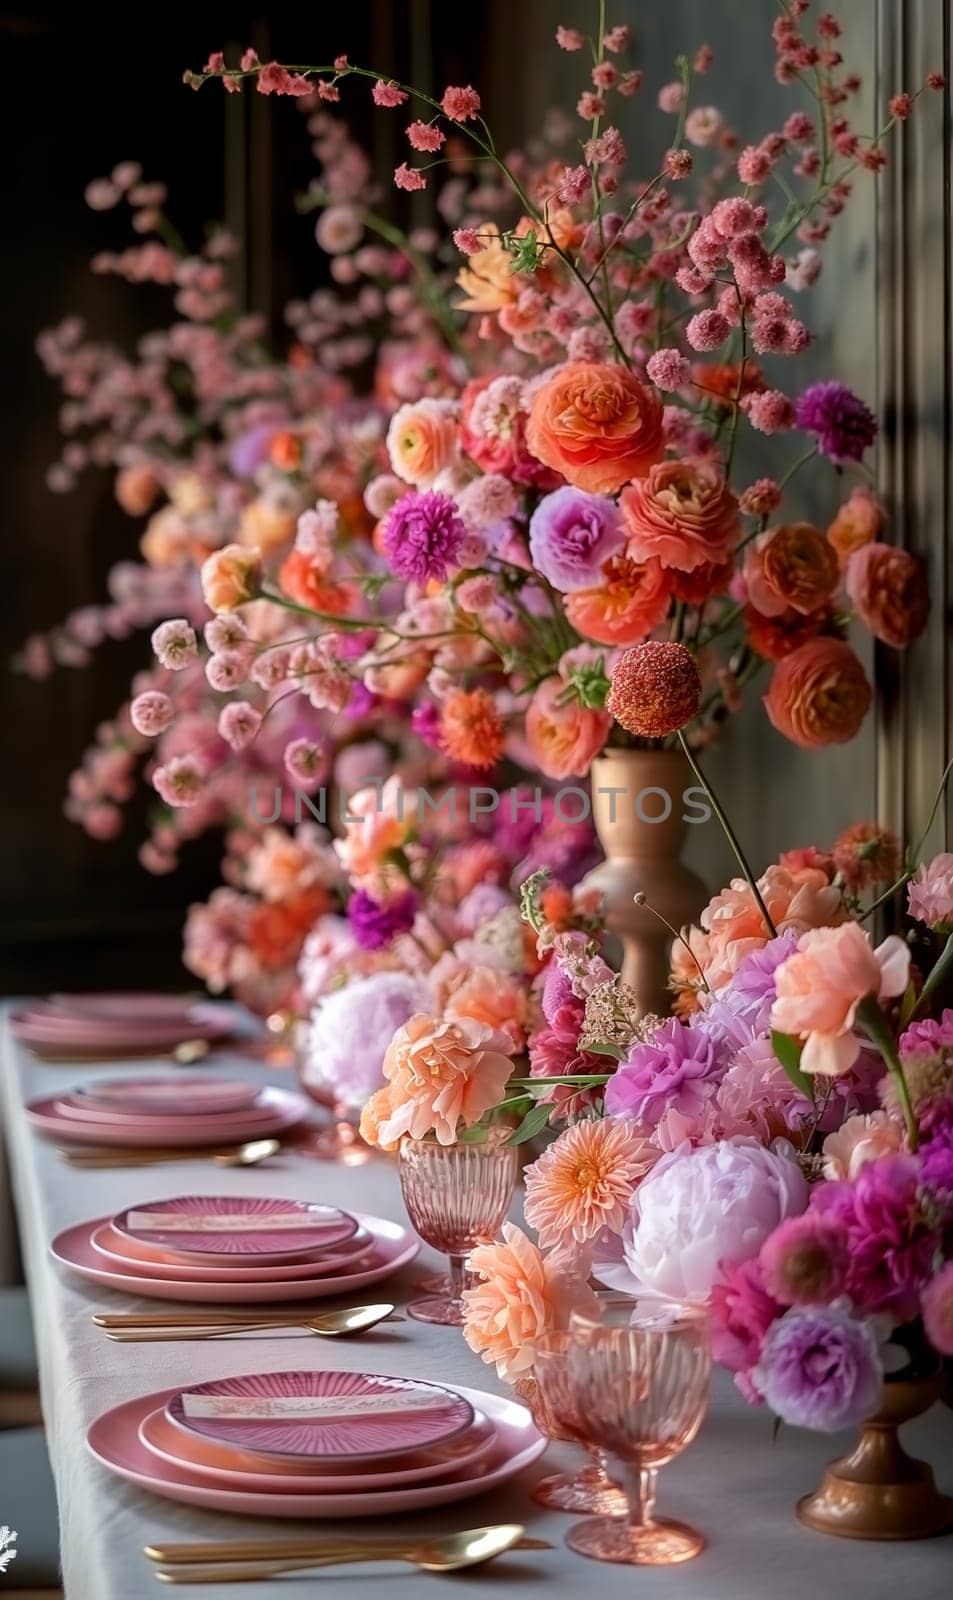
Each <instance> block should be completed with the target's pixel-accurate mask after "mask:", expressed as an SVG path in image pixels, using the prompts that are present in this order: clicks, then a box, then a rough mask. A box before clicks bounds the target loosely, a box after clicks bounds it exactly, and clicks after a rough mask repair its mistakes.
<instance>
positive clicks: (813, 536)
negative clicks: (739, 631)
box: [744, 522, 839, 617]
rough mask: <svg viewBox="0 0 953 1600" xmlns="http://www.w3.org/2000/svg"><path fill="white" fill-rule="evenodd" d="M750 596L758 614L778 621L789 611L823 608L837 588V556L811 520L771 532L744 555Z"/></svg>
mask: <svg viewBox="0 0 953 1600" xmlns="http://www.w3.org/2000/svg"><path fill="white" fill-rule="evenodd" d="M744 575H745V581H746V583H747V586H748V598H749V600H750V601H751V604H752V605H753V606H754V608H755V610H756V611H760V612H762V613H763V615H764V616H766V617H777V616H780V615H781V614H782V613H783V612H785V611H787V610H792V611H797V612H800V613H801V615H802V616H804V615H807V614H808V613H809V612H812V611H817V610H819V609H820V608H821V607H822V606H825V605H826V604H827V603H828V601H829V600H830V598H831V595H832V594H833V593H834V590H835V589H836V587H837V581H838V576H839V569H838V565H837V556H836V555H835V553H834V551H833V549H832V548H831V545H830V543H829V542H828V540H827V539H825V538H824V535H823V534H822V533H818V531H817V529H816V528H814V527H812V526H811V524H810V523H809V522H788V523H784V524H782V525H781V526H779V527H777V528H769V529H768V531H767V532H766V533H763V534H762V535H761V537H760V538H759V539H757V540H756V541H755V543H754V544H753V545H749V546H748V548H747V550H746V551H745V566H744Z"/></svg>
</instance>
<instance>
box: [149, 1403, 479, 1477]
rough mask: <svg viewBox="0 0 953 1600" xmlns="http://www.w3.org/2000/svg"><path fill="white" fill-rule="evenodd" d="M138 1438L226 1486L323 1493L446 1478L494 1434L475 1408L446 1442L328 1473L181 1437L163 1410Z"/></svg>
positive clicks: (174, 1461) (162, 1455)
mask: <svg viewBox="0 0 953 1600" xmlns="http://www.w3.org/2000/svg"><path fill="white" fill-rule="evenodd" d="M139 1438H140V1440H141V1441H142V1443H143V1444H144V1445H145V1447H146V1449H147V1450H148V1451H149V1453H150V1455H154V1456H158V1457H159V1458H160V1460H162V1461H167V1462H168V1463H169V1464H170V1465H171V1466H172V1467H185V1469H186V1470H187V1471H188V1472H191V1473H195V1474H196V1475H197V1476H198V1477H200V1478H208V1479H211V1480H212V1481H214V1482H217V1483H219V1484H220V1485H224V1486H225V1487H228V1486H232V1487H234V1488H236V1489H247V1488H249V1477H251V1478H252V1479H253V1480H254V1482H255V1484H256V1486H258V1487H261V1488H264V1489H265V1490H266V1492H267V1493H269V1494H313V1493H314V1490H315V1489H316V1488H319V1487H320V1489H321V1490H322V1492H325V1493H333V1492H334V1491H335V1490H345V1491H347V1492H348V1493H351V1492H353V1491H356V1490H359V1489H384V1488H387V1489H391V1488H397V1487H399V1486H402V1485H403V1484H407V1483H426V1482H427V1481H428V1480H432V1479H434V1478H439V1477H447V1476H448V1475H449V1474H451V1473H454V1474H455V1473H457V1472H459V1471H461V1470H462V1468H463V1467H467V1468H469V1469H470V1470H471V1471H472V1470H473V1467H474V1466H475V1463H476V1462H477V1461H482V1460H484V1459H485V1458H486V1456H488V1455H489V1453H490V1451H491V1450H492V1448H493V1445H494V1443H495V1439H496V1435H495V1433H494V1430H493V1426H492V1424H491V1423H490V1422H489V1421H488V1420H487V1418H486V1417H485V1416H484V1415H483V1414H482V1412H480V1411H475V1412H474V1419H473V1424H472V1426H471V1427H470V1428H469V1429H468V1431H467V1432H466V1433H464V1434H461V1436H460V1438H459V1439H448V1440H447V1442H446V1443H445V1444H440V1445H434V1446H433V1447H432V1448H431V1449H429V1450H416V1451H412V1452H409V1453H408V1454H407V1455H406V1456H403V1457H402V1458H401V1463H400V1464H398V1465H395V1466H390V1467H381V1468H379V1469H377V1470H376V1471H375V1470H370V1471H368V1470H367V1469H365V1468H363V1467H350V1468H344V1467H342V1466H340V1465H338V1464H336V1465H335V1466H334V1468H333V1470H331V1471H328V1470H327V1469H326V1468H325V1467H324V1466H323V1465H322V1464H321V1463H319V1462H312V1463H311V1464H310V1465H309V1467H308V1469H307V1471H305V1470H303V1469H302V1470H301V1471H300V1472H297V1473H293V1472H289V1471H288V1470H287V1468H286V1467H283V1466H282V1465H281V1464H280V1463H278V1462H272V1461H265V1460H259V1459H258V1458H257V1457H255V1456H248V1457H247V1458H246V1457H245V1456H243V1455H242V1453H241V1452H240V1451H235V1450H225V1449H221V1448H220V1447H219V1446H218V1445H216V1444H213V1442H212V1440H211V1439H199V1438H190V1437H187V1436H184V1435H183V1434H182V1433H180V1432H179V1430H178V1429H177V1428H176V1427H175V1426H174V1424H173V1423H171V1422H170V1421H169V1419H168V1417H167V1416H166V1415H165V1409H164V1408H163V1409H161V1410H157V1411H153V1412H151V1413H150V1414H149V1416H148V1417H146V1418H144V1420H143V1421H142V1422H141V1423H140V1424H139Z"/></svg>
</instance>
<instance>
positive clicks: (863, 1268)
mask: <svg viewBox="0 0 953 1600" xmlns="http://www.w3.org/2000/svg"><path fill="white" fill-rule="evenodd" d="M919 1183H920V1169H919V1164H918V1162H917V1160H916V1159H915V1157H913V1156H902V1155H896V1156H884V1157H883V1158H882V1159H881V1160H880V1161H868V1162H867V1163H866V1164H865V1165H864V1166H863V1167H861V1169H860V1171H859V1172H858V1174H857V1177H856V1178H855V1179H854V1180H853V1181H852V1182H848V1181H843V1182H838V1183H822V1184H819V1185H818V1187H817V1188H816V1189H815V1190H814V1193H813V1195H812V1196H811V1208H812V1210H816V1211H820V1212H821V1213H822V1214H823V1215H825V1216H829V1217H832V1218H833V1219H834V1221H835V1222H837V1223H838V1224H839V1225H840V1226H841V1228H842V1229H843V1230H844V1235H845V1238H846V1241H847V1247H848V1250H849V1253H850V1263H849V1266H848V1271H847V1293H848V1295H849V1296H850V1299H851V1300H852V1301H853V1303H854V1305H855V1306H856V1307H857V1308H858V1309H859V1310H861V1311H869V1312H874V1311H884V1312H889V1313H890V1314H891V1315H892V1316H894V1317H895V1318H896V1319H897V1321H898V1322H908V1321H909V1320H910V1319H911V1317H915V1316H916V1314H917V1310H918V1307H919V1295H920V1290H921V1288H922V1287H923V1285H924V1284H925V1283H926V1281H927V1279H928V1278H929V1276H930V1272H931V1269H932V1265H933V1255H934V1251H935V1250H936V1245H937V1236H936V1233H935V1231H934V1229H933V1228H931V1227H930V1226H929V1224H928V1223H927V1221H926V1219H925V1217H924V1215H923V1212H922V1209H921V1206H920V1195H919Z"/></svg>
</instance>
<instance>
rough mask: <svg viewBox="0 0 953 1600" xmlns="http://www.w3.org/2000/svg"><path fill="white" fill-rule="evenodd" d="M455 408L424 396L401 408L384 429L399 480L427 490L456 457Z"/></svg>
mask: <svg viewBox="0 0 953 1600" xmlns="http://www.w3.org/2000/svg"><path fill="white" fill-rule="evenodd" d="M457 434H458V426H457V407H456V404H455V403H454V402H453V401H452V400H433V399H430V398H429V397H425V398H424V399H423V400H417V401H415V402H414V403H413V404H412V405H406V406H401V407H400V409H399V410H398V411H395V413H394V415H393V417H392V418H391V424H390V427H389V428H388V430H387V450H388V454H389V455H390V463H391V466H392V467H393V469H394V471H395V472H396V473H397V475H398V477H400V478H403V480H404V482H405V483H412V484H414V485H415V486H416V487H418V488H429V487H430V485H431V484H432V483H433V481H434V479H435V478H436V476H437V474H438V473H439V472H443V471H444V469H445V468H447V467H449V466H450V465H451V464H452V463H453V462H454V461H455V460H456V458H457Z"/></svg>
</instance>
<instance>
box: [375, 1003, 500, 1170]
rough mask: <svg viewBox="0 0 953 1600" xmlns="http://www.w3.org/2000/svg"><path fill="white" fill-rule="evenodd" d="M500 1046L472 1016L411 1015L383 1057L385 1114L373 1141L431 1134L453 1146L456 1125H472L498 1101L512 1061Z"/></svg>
mask: <svg viewBox="0 0 953 1600" xmlns="http://www.w3.org/2000/svg"><path fill="white" fill-rule="evenodd" d="M501 1044H508V1041H506V1040H505V1039H504V1038H503V1037H502V1036H501V1035H500V1034H498V1033H496V1032H495V1031H494V1030H493V1029H492V1028H488V1027H487V1026H486V1024H485V1023H482V1022H477V1021H475V1020H474V1018H472V1017H458V1018H457V1019H456V1020H454V1021H447V1020H444V1021H441V1020H440V1019H439V1018H437V1017H430V1016H427V1014H426V1013H425V1012H418V1013H417V1015H416V1016H413V1017H411V1018H410V1020H409V1021H408V1022H406V1023H405V1024H404V1026H403V1027H402V1028H398V1030H397V1032H396V1033H395V1034H394V1037H393V1039H392V1040H391V1042H390V1044H389V1045H388V1047H387V1053H386V1055H385V1056H384V1066H383V1072H384V1077H385V1078H386V1079H387V1081H388V1085H389V1090H390V1101H389V1104H390V1113H389V1115H387V1116H385V1117H381V1118H380V1119H379V1124H378V1129H377V1134H378V1139H379V1141H381V1142H386V1143H387V1144H392V1143H393V1142H394V1141H395V1140H399V1139H401V1138H402V1137H403V1136H404V1135H409V1137H410V1138H411V1139H424V1138H426V1136H427V1135H428V1134H429V1133H433V1134H435V1135H436V1138H437V1141H438V1143H440V1144H453V1143H454V1141H455V1139H456V1137H457V1134H458V1132H459V1130H460V1128H461V1126H462V1127H464V1128H472V1127H474V1126H475V1124H476V1123H478V1122H479V1120H480V1118H481V1117H482V1116H484V1115H485V1114H486V1112H487V1111H490V1110H492V1108H493V1107H494V1106H495V1105H498V1104H499V1102H500V1101H501V1100H502V1099H503V1097H504V1093H505V1090H506V1084H507V1081H508V1079H509V1076H510V1073H511V1072H512V1070H513V1063H512V1061H511V1060H510V1057H509V1056H508V1055H507V1054H506V1053H505V1051H504V1050H502V1049H500V1048H499V1046H500V1045H501Z"/></svg>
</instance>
